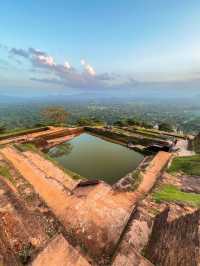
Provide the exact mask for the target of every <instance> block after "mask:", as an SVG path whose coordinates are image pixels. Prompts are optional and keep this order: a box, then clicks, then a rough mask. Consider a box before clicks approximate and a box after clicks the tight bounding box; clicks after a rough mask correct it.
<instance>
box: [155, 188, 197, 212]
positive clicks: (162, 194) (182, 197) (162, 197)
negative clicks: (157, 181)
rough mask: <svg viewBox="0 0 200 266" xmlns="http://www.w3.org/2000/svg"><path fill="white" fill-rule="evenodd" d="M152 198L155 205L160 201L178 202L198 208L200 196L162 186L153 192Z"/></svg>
mask: <svg viewBox="0 0 200 266" xmlns="http://www.w3.org/2000/svg"><path fill="white" fill-rule="evenodd" d="M153 198H154V200H155V201H156V202H157V203H160V202H162V201H167V202H179V203H186V204H189V205H192V206H194V207H200V195H199V194H196V193H187V192H183V191H181V190H180V189H179V188H177V187H175V186H173V185H163V186H161V187H160V189H159V190H157V191H156V192H154V194H153Z"/></svg>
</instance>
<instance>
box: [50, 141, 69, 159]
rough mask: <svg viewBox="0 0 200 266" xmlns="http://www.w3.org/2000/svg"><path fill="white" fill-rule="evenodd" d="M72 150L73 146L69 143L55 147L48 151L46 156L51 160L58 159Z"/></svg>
mask: <svg viewBox="0 0 200 266" xmlns="http://www.w3.org/2000/svg"><path fill="white" fill-rule="evenodd" d="M72 149H73V145H72V144H71V143H70V142H65V143H62V144H59V145H57V146H56V147H53V148H51V149H50V150H49V152H48V154H49V155H50V156H51V157H53V158H58V157H61V156H63V155H65V156H66V155H68V154H70V152H71V151H72Z"/></svg>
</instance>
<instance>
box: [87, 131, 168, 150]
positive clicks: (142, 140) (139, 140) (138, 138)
mask: <svg viewBox="0 0 200 266" xmlns="http://www.w3.org/2000/svg"><path fill="white" fill-rule="evenodd" d="M85 130H86V131H89V132H92V133H94V134H98V135H102V136H105V137H108V138H112V139H113V140H116V141H120V142H123V143H126V144H128V142H129V141H131V142H132V143H133V144H134V145H143V146H148V145H152V144H160V145H166V144H167V142H166V141H164V140H161V139H160V140H159V139H154V138H147V137H145V136H142V135H138V134H137V135H134V133H133V136H131V135H130V136H128V135H125V134H122V133H117V132H113V131H112V130H105V129H103V128H92V127H85Z"/></svg>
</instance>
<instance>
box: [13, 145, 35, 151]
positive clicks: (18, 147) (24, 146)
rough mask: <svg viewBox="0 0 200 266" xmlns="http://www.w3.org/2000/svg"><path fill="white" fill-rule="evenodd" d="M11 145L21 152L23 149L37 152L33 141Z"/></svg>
mask: <svg viewBox="0 0 200 266" xmlns="http://www.w3.org/2000/svg"><path fill="white" fill-rule="evenodd" d="M13 146H14V147H15V148H16V149H17V150H19V151H21V152H25V151H34V152H38V151H39V150H38V149H37V148H36V146H35V145H34V144H33V143H20V144H14V145H13Z"/></svg>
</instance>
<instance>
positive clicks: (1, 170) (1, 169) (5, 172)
mask: <svg viewBox="0 0 200 266" xmlns="http://www.w3.org/2000/svg"><path fill="white" fill-rule="evenodd" d="M0 175H2V176H3V177H5V178H6V179H8V180H9V181H10V182H11V183H12V184H14V185H15V180H14V179H13V178H12V176H11V174H10V170H9V167H8V166H1V165H0Z"/></svg>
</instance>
